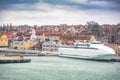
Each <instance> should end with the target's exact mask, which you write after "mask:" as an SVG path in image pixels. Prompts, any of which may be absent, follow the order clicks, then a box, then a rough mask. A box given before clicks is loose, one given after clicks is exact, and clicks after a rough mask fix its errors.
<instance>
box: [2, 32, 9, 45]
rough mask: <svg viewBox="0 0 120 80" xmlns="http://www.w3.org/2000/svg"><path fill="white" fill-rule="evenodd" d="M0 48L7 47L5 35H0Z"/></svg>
mask: <svg viewBox="0 0 120 80" xmlns="http://www.w3.org/2000/svg"><path fill="white" fill-rule="evenodd" d="M0 47H8V38H7V34H6V33H1V34H0Z"/></svg>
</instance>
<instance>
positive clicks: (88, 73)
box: [0, 56, 120, 80]
mask: <svg viewBox="0 0 120 80" xmlns="http://www.w3.org/2000/svg"><path fill="white" fill-rule="evenodd" d="M26 58H29V59H31V62H30V63H9V64H0V80H120V62H100V61H90V60H81V59H73V58H63V57H57V56H55V57H53V56H39V57H37V56H36V57H26Z"/></svg>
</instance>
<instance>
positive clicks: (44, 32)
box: [0, 21, 120, 53]
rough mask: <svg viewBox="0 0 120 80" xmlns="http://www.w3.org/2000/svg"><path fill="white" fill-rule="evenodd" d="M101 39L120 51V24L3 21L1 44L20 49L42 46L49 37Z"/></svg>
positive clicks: (65, 41) (67, 40) (70, 40)
mask: <svg viewBox="0 0 120 80" xmlns="http://www.w3.org/2000/svg"><path fill="white" fill-rule="evenodd" d="M94 40H98V41H101V42H102V43H104V44H105V45H108V46H109V47H112V48H114V49H115V50H116V49H117V50H116V52H117V53H119V50H118V48H116V46H117V47H118V46H120V24H116V25H109V24H103V25H99V24H98V23H96V22H93V21H90V22H87V24H86V25H67V24H60V25H41V26H38V25H34V26H29V25H19V26H15V25H12V24H3V25H1V26H0V47H2V48H3V47H5V48H6V47H7V48H9V49H17V50H42V47H43V46H42V44H43V43H44V42H46V41H53V42H57V43H58V42H59V43H61V44H66V45H73V44H74V42H75V43H79V42H83V43H87V42H91V41H94Z"/></svg>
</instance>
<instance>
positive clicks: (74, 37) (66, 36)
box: [60, 33, 95, 44]
mask: <svg viewBox="0 0 120 80" xmlns="http://www.w3.org/2000/svg"><path fill="white" fill-rule="evenodd" d="M60 39H61V43H63V44H64V43H66V42H67V41H69V40H72V41H75V42H76V43H79V42H92V41H94V40H95V36H94V35H75V34H68V33H67V34H63V35H62V36H61V38H60Z"/></svg>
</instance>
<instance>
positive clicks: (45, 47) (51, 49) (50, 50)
mask: <svg viewBox="0 0 120 80" xmlns="http://www.w3.org/2000/svg"><path fill="white" fill-rule="evenodd" d="M58 47H59V43H58V42H55V41H45V42H43V43H42V53H43V54H44V55H58Z"/></svg>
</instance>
